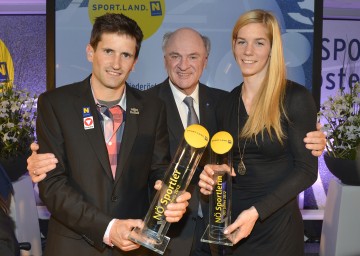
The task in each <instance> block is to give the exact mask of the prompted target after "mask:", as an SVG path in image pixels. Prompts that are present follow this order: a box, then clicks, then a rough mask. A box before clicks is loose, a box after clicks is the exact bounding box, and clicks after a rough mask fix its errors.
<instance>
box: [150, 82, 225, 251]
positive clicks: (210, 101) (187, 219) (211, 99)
mask: <svg viewBox="0 0 360 256" xmlns="http://www.w3.org/2000/svg"><path fill="white" fill-rule="evenodd" d="M147 92H148V93H149V94H152V95H157V96H158V97H159V98H160V99H162V100H163V101H164V102H165V105H166V113H167V126H168V131H169V139H170V152H171V156H174V155H175V153H176V150H177V148H178V145H179V143H180V140H181V139H182V138H183V135H184V127H183V124H182V122H181V119H180V114H179V111H178V109H177V106H176V103H175V99H174V96H173V94H172V91H171V88H170V84H169V79H168V78H167V79H166V80H165V81H164V82H162V83H161V84H158V85H156V86H154V87H153V88H151V89H149V90H147ZM226 94H227V92H225V91H223V90H219V89H216V88H211V87H208V86H206V85H204V84H201V83H200V84H199V110H200V124H201V125H202V126H204V127H205V128H206V129H207V130H208V131H209V134H210V136H212V135H213V134H214V133H216V132H217V125H216V119H215V108H216V105H217V103H218V102H219V100H220V99H221V98H222V97H224V96H225V95H226ZM208 153H209V151H207V152H205V153H204V155H203V157H202V160H201V162H200V164H199V166H203V165H204V164H206V163H207V161H208V158H209V156H208ZM201 171H202V168H201V167H200V168H198V170H197V172H196V173H195V174H194V176H193V179H192V181H191V185H190V186H189V188H188V189H187V191H189V192H190V193H191V200H190V201H189V207H188V209H187V211H186V214H185V215H184V217H183V218H182V219H181V220H180V222H178V223H172V224H171V226H170V229H169V231H168V236H169V237H170V238H171V240H170V243H169V246H168V247H167V249H166V252H165V254H166V255H171V256H175V255H179V256H186V255H190V251H191V245H192V242H193V239H194V234H195V224H196V219H197V215H198V205H199V200H200V198H199V197H200V192H199V187H198V185H197V183H198V180H199V175H200V172H201ZM206 207H208V206H204V207H202V208H203V209H204V208H205V209H204V210H205V211H206ZM204 231H205V230H204ZM196 239H200V238H199V237H198V238H196Z"/></svg>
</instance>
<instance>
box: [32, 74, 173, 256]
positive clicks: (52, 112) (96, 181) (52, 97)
mask: <svg viewBox="0 0 360 256" xmlns="http://www.w3.org/2000/svg"><path fill="white" fill-rule="evenodd" d="M84 107H85V108H87V107H89V108H90V113H91V116H92V117H93V120H94V128H93V129H88V130H85V129H84V124H83V114H82V112H83V108H84ZM125 120H126V121H125V129H124V134H123V139H122V144H121V149H120V153H119V159H118V166H117V171H116V176H115V180H114V179H113V177H112V174H111V168H110V164H109V160H108V154H107V149H106V145H105V141H104V137H103V132H102V128H101V124H100V121H99V117H98V112H97V110H96V106H95V102H94V99H93V96H92V92H91V87H90V83H89V77H88V78H87V79H85V80H84V81H82V82H79V83H74V84H71V85H67V86H64V87H60V88H58V89H55V90H53V91H50V92H46V93H44V94H42V95H40V97H39V101H38V118H37V137H38V142H39V145H40V151H41V153H45V152H52V153H54V154H55V156H56V157H57V158H58V159H59V163H58V164H57V167H56V169H55V170H53V171H51V172H49V173H48V175H47V177H46V179H44V180H43V181H42V182H40V183H39V188H40V197H41V199H42V200H43V202H44V203H45V204H46V206H47V207H48V209H49V211H50V212H51V214H52V216H51V219H50V222H49V233H48V238H47V245H46V251H45V255H51V256H56V255H59V256H60V255H62V256H63V255H66V256H70V255H133V254H132V253H134V255H135V254H136V255H140V254H141V253H140V251H141V249H140V250H135V252H130V253H125V252H122V251H120V250H119V249H116V248H114V249H111V248H110V247H107V246H105V245H104V243H103V236H104V233H105V230H106V228H107V226H108V224H109V222H110V221H111V220H112V219H113V218H118V219H129V218H132V219H143V218H144V216H145V214H146V212H147V210H148V208H149V202H150V192H149V191H150V189H152V188H153V186H154V182H155V181H156V180H157V179H162V177H163V174H164V172H165V170H166V168H167V165H168V163H169V160H170V157H169V147H168V145H169V140H168V133H167V126H166V114H165V106H164V104H163V103H162V102H161V101H160V100H159V99H157V98H153V97H151V96H149V95H145V94H144V92H141V91H138V90H135V89H133V88H131V87H129V86H126V118H125ZM142 249H144V248H142ZM109 250H111V251H112V252H109ZM108 253H110V254H108ZM148 254H149V253H144V254H143V255H148Z"/></svg>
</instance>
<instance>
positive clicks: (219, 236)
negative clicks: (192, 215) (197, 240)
mask: <svg viewBox="0 0 360 256" xmlns="http://www.w3.org/2000/svg"><path fill="white" fill-rule="evenodd" d="M211 229H212V232H211V233H210V225H208V226H207V228H206V230H205V232H204V234H203V236H202V237H201V242H204V243H209V244H221V245H227V246H233V245H234V244H233V243H232V242H231V241H230V240H229V239H228V238H227V237H226V236H225V235H224V233H223V228H220V227H216V226H213V227H212V228H211Z"/></svg>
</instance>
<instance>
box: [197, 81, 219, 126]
mask: <svg viewBox="0 0 360 256" xmlns="http://www.w3.org/2000/svg"><path fill="white" fill-rule="evenodd" d="M213 107H214V106H213V102H212V100H211V98H210V97H209V95H208V93H207V90H206V87H205V85H203V84H199V112H200V124H201V125H202V126H204V127H209V125H210V124H209V120H211V119H213V118H215V117H214V112H213V111H211V109H212V108H213Z"/></svg>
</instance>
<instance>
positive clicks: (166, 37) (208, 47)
mask: <svg viewBox="0 0 360 256" xmlns="http://www.w3.org/2000/svg"><path fill="white" fill-rule="evenodd" d="M194 31H195V32H197V31H196V30H194ZM174 33H175V31H172V32H166V33H165V34H164V36H163V41H162V47H161V48H162V51H163V53H164V54H165V48H166V46H167V44H168V42H169V39H170V38H171V36H172V35H173V34H174ZM197 33H198V34H199V36H200V37H201V39H202V40H203V42H204V46H205V49H206V53H207V57H208V56H209V55H210V50H211V42H210V39H209V38H208V37H207V36H204V35H202V34H200V33H199V32H197Z"/></svg>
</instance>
